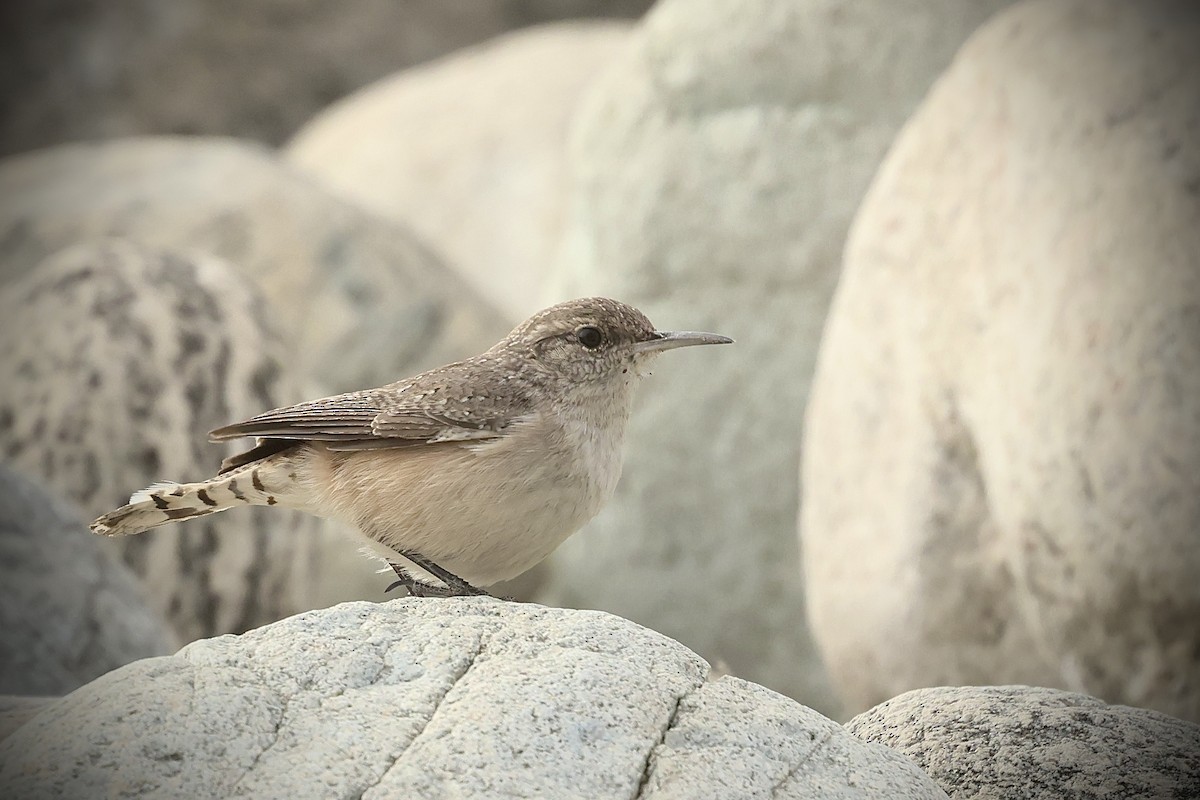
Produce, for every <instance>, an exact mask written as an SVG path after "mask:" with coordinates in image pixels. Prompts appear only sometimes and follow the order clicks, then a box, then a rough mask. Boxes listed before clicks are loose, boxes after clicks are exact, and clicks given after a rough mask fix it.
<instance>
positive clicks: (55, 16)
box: [0, 0, 650, 153]
mask: <svg viewBox="0 0 1200 800" xmlns="http://www.w3.org/2000/svg"><path fill="white" fill-rule="evenodd" d="M649 5H650V0H605V2H603V3H597V2H596V0H493V1H492V2H486V3H481V2H478V0H405V2H402V3H397V2H394V1H393V0H340V2H337V3H328V2H326V1H325V0H286V2H268V3H242V2H237V1H236V0H234V2H229V0H171V2H169V3H163V2H160V0H38V2H36V3H12V4H9V7H8V8H6V9H5V11H6V14H5V18H4V22H5V24H4V25H3V26H2V27H0V37H2V38H0V103H2V104H3V105H2V107H0V111H2V112H3V113H0V153H11V152H15V151H19V150H28V149H31V148H34V147H43V146H45V145H47V144H57V143H59V142H64V141H78V140H82V139H97V138H104V137H114V136H131V135H137V134H144V133H178V134H219V135H232V136H244V137H249V138H254V139H259V140H262V141H265V142H269V143H272V144H277V143H279V142H281V141H283V140H284V139H286V138H287V137H288V136H289V135H290V134H291V133H292V132H293V131H295V130H296V128H298V127H299V126H300V125H301V124H303V122H304V120H306V119H307V118H308V117H309V116H310V115H312V114H313V113H315V112H316V111H318V110H319V109H321V108H322V107H324V106H325V105H327V104H328V103H329V102H330V101H332V100H335V99H336V98H338V97H341V96H342V95H344V94H346V93H348V92H351V91H353V90H354V89H357V88H358V87H360V86H363V85H364V84H366V83H368V82H370V81H372V80H375V79H376V78H379V77H381V76H383V75H387V74H390V73H392V72H395V71H396V70H398V69H403V68H405V67H408V66H411V65H413V64H417V63H420V62H422V61H426V60H428V59H431V58H436V57H437V56H440V55H442V54H444V53H447V52H450V51H452V50H455V49H457V48H459V47H465V46H467V45H471V44H474V43H476V42H481V41H484V40H486V39H488V38H490V37H492V36H495V35H497V34H500V33H503V32H504V31H506V30H509V29H511V28H518V27H521V26H524V25H531V24H535V23H538V22H543V21H546V20H553V19H563V18H569V17H577V16H593V15H611V16H628V17H634V16H637V15H639V14H641V13H642V12H643V11H644V10H645V9H646V7H647V6H649Z"/></svg>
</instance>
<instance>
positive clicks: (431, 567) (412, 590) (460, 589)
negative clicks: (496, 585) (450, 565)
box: [384, 552, 491, 597]
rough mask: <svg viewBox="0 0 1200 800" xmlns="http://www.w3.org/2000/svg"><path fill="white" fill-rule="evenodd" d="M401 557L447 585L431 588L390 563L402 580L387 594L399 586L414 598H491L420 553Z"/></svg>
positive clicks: (388, 589)
mask: <svg viewBox="0 0 1200 800" xmlns="http://www.w3.org/2000/svg"><path fill="white" fill-rule="evenodd" d="M401 555H402V556H404V557H405V558H406V559H408V560H409V561H411V562H412V563H414V564H416V565H417V566H418V567H420V568H421V569H423V570H425V571H426V572H428V573H429V574H430V575H432V576H434V577H435V578H437V579H438V580H440V581H441V582H442V583H444V584H446V585H445V587H441V586H430V585H429V584H427V583H424V582H423V581H419V580H417V579H416V578H414V577H413V576H412V575H409V574H408V571H407V570H405V569H404V567H402V566H400V565H399V564H396V563H393V562H391V561H389V562H388V566H390V567H391V568H392V569H393V570H394V571H395V573H396V575H397V577H399V579H400V580H398V581H396V582H395V583H393V584H392V585H391V586H389V587H388V588H387V589H385V590H384V591H385V592H390V591H391V590H392V589H395V588H396V587H397V586H403V587H405V588H406V589H408V593H409V594H410V595H412V596H413V597H470V596H481V597H491V595H489V594H488V593H487V592H485V591H484V590H483V589H480V588H479V587H477V586H472V585H471V584H469V583H467V582H466V581H465V580H463V579H462V578H460V577H458V576H457V575H455V574H454V573H453V572H450V571H449V570H447V569H443V568H442V567H439V566H438V565H437V564H435V563H433V562H432V561H430V560H429V559H427V558H425V557H424V556H422V555H420V554H419V553H413V552H403V553H401Z"/></svg>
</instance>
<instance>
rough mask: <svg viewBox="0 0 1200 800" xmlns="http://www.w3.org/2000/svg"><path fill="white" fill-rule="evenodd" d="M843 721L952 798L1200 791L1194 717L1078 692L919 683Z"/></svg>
mask: <svg viewBox="0 0 1200 800" xmlns="http://www.w3.org/2000/svg"><path fill="white" fill-rule="evenodd" d="M846 728H847V730H849V731H850V732H851V733H853V734H854V735H856V736H858V737H860V738H862V739H864V740H865V741H868V742H875V743H878V744H885V745H887V746H888V747H891V748H893V749H894V750H896V751H897V752H899V753H901V754H903V755H905V756H907V757H908V758H910V759H912V760H913V761H915V762H916V763H917V764H918V765H920V767H921V768H922V769H923V770H925V772H927V773H928V774H929V776H930V777H932V778H933V779H934V780H935V781H937V783H938V785H939V786H941V787H942V788H943V789H944V790H945V791H946V793H947V794H948V795H950V797H955V798H958V797H979V798H993V797H994V798H1006V799H1007V800H1076V798H1078V800H1092V798H1101V797H1114V798H1115V797H1129V798H1133V797H1145V798H1188V797H1193V798H1194V797H1197V796H1200V726H1197V725H1194V724H1192V723H1190V722H1184V721H1183V720H1180V719H1176V718H1174V717H1169V716H1167V715H1166V714H1160V713H1158V712H1156V711H1148V710H1146V709H1144V708H1131V707H1129V706H1110V705H1107V704H1105V703H1104V702H1103V701H1101V700H1097V699H1096V698H1094V697H1089V696H1087V695H1082V694H1073V693H1070V692H1062V691H1057V690H1055V689H1041V688H1033V687H1029V686H989V687H982V688H980V687H973V686H965V687H953V688H937V689H918V690H916V691H913V692H908V693H906V694H903V695H901V696H899V697H896V698H893V699H892V700H889V701H887V702H886V703H884V704H883V705H880V706H876V707H875V708H872V709H871V710H870V711H867V712H865V713H863V714H860V715H858V716H857V717H855V718H854V719H852V720H850V722H848V723H847V724H846Z"/></svg>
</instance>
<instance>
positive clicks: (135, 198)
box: [0, 137, 510, 391]
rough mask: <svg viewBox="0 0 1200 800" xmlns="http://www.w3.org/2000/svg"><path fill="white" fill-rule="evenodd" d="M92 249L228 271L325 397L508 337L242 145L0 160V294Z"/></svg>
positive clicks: (175, 144) (421, 259)
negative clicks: (218, 264) (193, 256)
mask: <svg viewBox="0 0 1200 800" xmlns="http://www.w3.org/2000/svg"><path fill="white" fill-rule="evenodd" d="M99 236H120V237H124V238H128V239H132V240H134V241H138V242H142V243H144V244H147V245H151V246H155V247H163V248H167V249H170V250H173V251H176V252H180V251H182V252H198V253H204V254H207V255H214V256H217V257H220V258H223V259H225V260H226V261H228V262H229V263H230V264H233V265H234V266H236V267H237V268H238V269H239V270H240V271H241V273H242V274H243V275H245V276H246V278H247V279H248V283H252V284H255V285H257V286H258V288H259V289H260V290H261V291H262V292H263V294H265V295H266V297H267V298H268V300H269V301H270V302H271V304H272V310H273V313H274V314H275V316H276V318H277V319H278V321H279V325H280V327H281V330H282V333H283V334H284V336H285V338H286V339H287V340H288V341H289V342H291V343H293V344H294V345H295V346H294V362H293V363H294V364H295V368H296V373H297V375H299V376H301V377H302V378H303V379H305V380H316V381H319V382H320V383H322V384H323V385H324V386H325V387H326V388H329V389H331V390H334V391H342V390H352V389H362V388H366V387H369V386H376V385H379V384H383V383H387V382H389V381H393V380H396V379H398V378H401V377H403V376H405V375H407V374H410V373H412V372H417V371H419V370H421V369H424V368H426V367H432V366H437V365H439V364H442V363H445V362H447V361H452V360H454V359H456V358H461V357H463V356H467V355H471V354H473V353H475V352H478V351H479V350H482V349H484V348H486V347H489V346H491V345H492V344H494V343H495V342H496V341H497V340H498V339H499V338H500V337H501V336H503V335H504V334H506V333H508V330H509V327H510V326H509V325H508V323H507V322H506V321H504V320H502V319H501V317H500V314H499V313H498V312H497V311H495V309H493V308H492V307H491V306H489V305H488V304H487V303H485V302H484V301H483V300H481V299H480V298H479V297H478V296H477V295H476V294H475V293H474V292H472V291H471V289H470V288H469V287H468V286H467V285H466V284H465V283H464V282H463V281H462V280H461V279H460V278H458V277H457V276H456V275H454V274H453V273H451V272H449V271H447V270H446V269H445V268H444V267H442V265H441V264H440V263H439V262H438V261H437V259H436V258H434V256H432V255H431V254H430V253H429V252H428V251H427V250H426V249H425V248H424V247H423V246H421V245H420V244H419V243H418V242H417V241H416V240H415V239H414V238H413V237H412V236H411V235H410V234H408V233H407V232H406V231H405V230H404V229H402V228H400V227H399V226H398V225H394V224H391V223H388V222H385V221H384V220H382V219H379V218H377V217H374V216H372V215H370V214H368V213H366V212H364V211H362V210H361V209H359V208H357V207H356V206H354V205H352V204H350V203H346V202H344V201H341V200H338V199H336V198H334V197H333V196H331V195H330V194H328V193H327V192H325V191H324V190H322V189H320V188H318V187H317V186H316V185H315V184H313V183H312V181H311V180H310V179H308V178H306V177H304V176H303V175H301V174H300V173H299V172H297V171H296V170H295V169H293V168H291V167H288V166H286V165H284V164H283V163H281V162H280V160H279V159H278V158H277V157H276V156H275V154H273V153H272V152H270V151H268V150H266V149H264V148H261V147H258V146H255V145H250V144H247V143H243V142H238V141H234V140H231V139H205V138H186V139H185V138H170V137H161V138H138V139H124V140H118V141H113V142H109V143H106V144H92V145H69V146H62V147H57V148H53V149H50V150H45V151H40V152H37V153H31V154H28V155H25V156H18V157H13V158H10V159H6V160H5V161H3V162H0V282H4V281H9V280H12V279H14V278H15V277H17V276H20V275H22V274H24V273H25V272H28V271H29V270H30V269H32V268H33V266H34V265H35V264H36V263H37V262H38V261H39V260H40V259H42V258H44V257H45V256H47V255H49V254H50V253H51V252H53V251H55V250H58V249H61V248H63V247H66V246H68V245H71V244H74V243H76V242H79V241H81V240H85V239H87V238H94V237H99ZM235 291H236V290H235Z"/></svg>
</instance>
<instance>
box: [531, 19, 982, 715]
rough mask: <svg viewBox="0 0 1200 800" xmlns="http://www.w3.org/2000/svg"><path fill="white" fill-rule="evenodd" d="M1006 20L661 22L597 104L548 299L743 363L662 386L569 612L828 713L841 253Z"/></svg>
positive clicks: (691, 358) (561, 593)
mask: <svg viewBox="0 0 1200 800" xmlns="http://www.w3.org/2000/svg"><path fill="white" fill-rule="evenodd" d="M1003 5H1005V3H1004V2H1003V0H975V1H974V2H961V1H960V0H905V2H900V3H897V2H892V1H891V0H872V1H871V2H856V3H843V2H834V0H663V2H661V3H659V4H657V5H656V6H655V7H654V9H653V10H652V11H651V12H650V13H649V14H648V15H647V16H646V17H645V19H644V20H643V21H642V23H641V24H640V25H639V26H638V28H637V29H636V30H635V32H634V34H633V37H632V40H631V41H630V43H629V46H628V47H627V48H626V49H625V50H623V51H622V53H621V54H620V56H619V57H618V58H616V59H614V61H613V63H612V64H611V65H610V67H609V68H608V69H607V70H606V71H605V73H604V74H603V75H602V76H601V77H600V78H599V79H598V80H597V83H596V85H595V87H594V89H593V91H592V92H591V93H590V94H589V96H588V97H587V98H586V99H585V100H584V102H583V104H582V106H581V108H580V112H579V114H578V116H577V117H576V120H575V125H574V129H573V132H572V139H571V144H570V150H569V162H570V164H571V172H570V175H569V180H570V181H571V184H572V190H571V193H570V195H569V198H568V201H569V204H570V205H569V208H568V214H567V223H566V227H565V235H564V242H563V245H562V250H561V252H560V257H559V260H558V263H559V272H558V273H557V274H556V277H555V281H556V283H557V288H556V289H555V296H554V297H552V298H549V299H560V298H562V297H569V296H578V295H585V294H602V295H609V296H612V297H618V298H621V299H623V300H625V301H628V302H631V303H633V304H635V305H637V306H638V307H639V308H641V309H643V310H644V311H646V312H647V313H648V314H649V315H650V318H651V319H653V320H654V321H655V323H656V324H658V325H662V326H663V327H667V328H670V327H687V328H695V329H700V330H713V331H717V332H719V333H723V334H727V335H729V336H732V337H734V338H735V339H736V340H737V344H736V345H735V346H734V347H733V348H731V349H730V350H729V351H726V352H722V353H720V354H719V357H708V356H707V355H706V357H703V358H701V357H699V354H695V353H691V354H688V353H684V354H680V355H676V356H673V357H672V358H671V359H670V361H669V363H668V361H667V359H665V358H664V359H663V363H661V364H660V365H658V367H657V368H656V369H655V377H654V378H653V379H652V380H649V381H647V382H646V384H647V385H646V386H645V387H644V390H643V391H642V392H641V396H640V398H639V408H638V409H637V411H636V412H635V413H634V416H633V420H632V423H631V426H630V431H629V435H628V437H627V442H628V447H627V457H626V461H625V474H624V477H623V478H622V481H621V485H620V487H619V489H618V491H617V497H616V499H615V500H614V501H613V502H612V503H610V504H609V505H608V507H607V508H606V509H605V510H604V511H603V512H602V513H601V514H600V516H599V517H598V518H597V519H596V520H595V522H594V523H593V524H591V525H590V526H588V528H587V529H585V530H584V531H583V532H582V534H581V535H579V536H576V537H574V538H573V539H572V540H571V541H569V542H567V543H566V545H564V546H563V547H562V548H561V549H560V550H559V552H558V553H557V554H556V556H555V557H554V560H553V563H552V566H551V573H552V575H553V585H552V586H551V587H550V589H549V590H548V591H547V592H546V593H545V594H544V595H542V597H543V598H545V599H546V600H547V602H551V603H554V604H557V605H573V606H590V607H600V608H604V609H606V610H609V611H613V612H615V613H618V614H620V615H621V616H624V617H627V618H630V619H633V620H636V621H638V622H641V623H643V624H647V625H650V626H652V627H654V628H655V629H656V630H660V631H662V632H664V633H666V634H668V635H670V636H673V637H675V638H678V639H679V640H680V641H682V642H684V643H685V644H687V645H688V646H689V647H692V648H694V649H696V650H697V651H698V652H700V653H701V654H702V655H704V656H705V657H706V658H708V659H710V660H712V661H714V662H716V661H724V662H727V663H728V664H729V666H730V668H731V669H732V671H733V673H734V674H737V675H741V676H743V677H745V678H748V679H750V680H754V681H756V682H759V683H763V684H766V685H767V686H770V687H771V688H773V689H776V690H779V691H782V692H784V693H785V694H788V695H790V696H792V697H795V698H797V699H800V700H801V701H803V702H805V703H807V704H809V705H813V706H814V707H816V708H818V709H833V708H835V707H836V701H835V699H834V698H833V697H832V696H831V690H830V688H829V686H828V681H827V679H826V677H825V675H824V671H823V669H822V667H821V664H820V659H819V657H818V655H817V653H816V651H815V647H814V645H813V644H812V641H811V638H810V635H809V633H808V630H807V628H806V625H805V622H804V619H805V609H804V587H803V584H802V582H801V581H800V580H799V577H798V575H799V558H800V554H799V551H798V547H797V542H796V533H795V530H796V507H797V502H798V489H797V486H796V480H795V474H796V465H797V464H798V460H799V450H800V431H801V419H802V415H803V409H804V404H805V402H806V399H807V395H808V386H809V379H810V375H811V370H812V367H813V363H814V361H815V358H816V352H817V344H818V341H819V339H820V336H821V330H822V327H823V324H824V317H825V310H826V306H827V303H828V301H829V298H830V296H831V294H832V292H833V287H834V285H835V283H836V281H837V276H838V265H839V261H840V254H841V250H842V246H843V243H844V241H845V236H846V230H847V228H848V226H849V222H850V219H851V216H852V215H853V213H854V209H855V208H856V207H857V205H858V202H859V200H860V199H861V197H862V194H863V192H864V191H865V190H866V187H867V183H868V181H869V179H870V176H871V174H872V173H873V172H874V170H875V167H876V166H877V164H878V162H879V160H880V159H881V158H882V156H883V154H884V151H885V150H886V148H887V146H888V144H889V143H890V142H891V140H892V137H893V136H894V135H895V133H896V131H897V130H898V129H899V127H900V125H901V124H902V123H903V121H904V120H905V119H906V118H907V117H908V115H909V114H910V113H911V111H912V109H913V108H914V107H915V106H916V104H917V102H918V101H919V100H920V98H921V97H922V96H923V95H924V93H925V91H926V90H927V89H928V87H929V84H930V83H931V82H932V81H933V79H934V78H935V76H937V75H938V73H939V72H940V71H941V70H942V69H944V68H945V66H946V64H948V63H949V62H950V59H951V57H952V55H953V53H954V51H955V50H956V49H957V47H958V46H959V44H961V42H962V41H963V39H965V38H966V36H967V35H968V34H969V33H970V32H971V31H972V30H974V28H975V26H976V25H977V24H978V23H979V22H980V21H981V20H983V19H986V18H987V16H988V15H989V14H990V13H991V12H992V11H994V10H995V9H997V8H1000V7H1002V6H1003Z"/></svg>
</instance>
